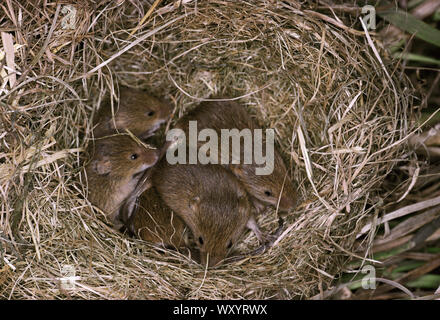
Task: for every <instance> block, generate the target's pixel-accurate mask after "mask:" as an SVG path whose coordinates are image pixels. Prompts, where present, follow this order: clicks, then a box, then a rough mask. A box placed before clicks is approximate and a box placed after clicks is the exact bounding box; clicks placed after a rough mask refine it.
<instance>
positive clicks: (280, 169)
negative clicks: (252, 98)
mask: <svg viewBox="0 0 440 320" xmlns="http://www.w3.org/2000/svg"><path fill="white" fill-rule="evenodd" d="M193 120H195V121H197V131H198V132H200V131H201V130H202V129H205V128H211V129H214V130H215V131H216V132H217V133H218V136H219V145H220V130H221V129H234V128H236V129H238V130H243V129H246V128H248V129H250V130H251V131H253V130H254V129H261V127H260V126H258V124H257V123H256V121H255V120H254V119H253V118H252V117H251V115H250V114H249V113H248V111H247V110H246V108H245V107H244V106H243V105H241V104H239V103H237V102H235V101H205V102H202V103H201V104H200V105H199V106H197V107H196V108H195V109H193V110H191V111H190V112H188V114H186V115H185V116H183V117H182V118H180V119H179V120H178V121H177V123H176V125H175V128H179V129H182V130H183V131H184V132H185V134H186V137H187V139H188V131H189V121H193ZM203 144H204V142H202V143H199V144H198V146H199V147H200V146H201V145H203ZM219 148H220V146H219ZM219 150H220V149H219ZM243 150H244V148H243V143H242V144H241V151H242V156H241V157H242V158H241V159H243ZM219 153H220V151H219ZM259 166H261V165H258V164H256V163H255V162H253V163H251V164H243V161H241V163H240V164H229V165H227V167H228V168H229V170H231V171H232V172H233V173H234V174H235V176H236V177H237V178H238V179H239V180H240V182H241V183H242V184H243V185H244V186H245V188H246V190H247V191H248V193H249V194H250V196H251V201H252V202H253V204H254V206H255V207H256V209H257V210H258V211H260V210H262V209H263V208H264V206H265V205H272V206H274V207H278V208H279V210H280V211H281V212H287V211H290V210H293V209H294V208H295V207H296V204H297V199H298V194H297V191H296V190H295V188H294V186H293V183H292V181H291V180H290V179H289V177H288V176H287V168H286V165H285V164H284V161H283V159H282V157H281V155H280V153H279V152H278V151H277V149H276V147H274V169H273V171H272V173H271V174H269V175H257V174H256V173H255V169H256V168H257V167H259Z"/></svg>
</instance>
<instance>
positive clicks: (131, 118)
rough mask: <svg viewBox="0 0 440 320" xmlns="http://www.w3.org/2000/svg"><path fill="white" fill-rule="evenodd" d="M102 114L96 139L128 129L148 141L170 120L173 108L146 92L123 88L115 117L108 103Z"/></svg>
mask: <svg viewBox="0 0 440 320" xmlns="http://www.w3.org/2000/svg"><path fill="white" fill-rule="evenodd" d="M100 112H101V114H102V115H103V116H101V117H99V116H98V118H100V119H102V120H101V123H100V125H99V126H98V127H97V128H96V129H95V137H99V136H103V135H105V134H109V133H111V132H114V131H115V130H119V131H123V130H125V129H128V130H130V131H131V132H132V133H133V134H134V135H136V136H138V137H139V138H140V139H146V138H148V137H150V136H151V135H152V134H153V132H154V131H156V130H157V129H159V127H160V125H161V124H162V123H164V122H165V121H167V120H168V119H169V118H170V116H171V113H172V107H171V106H170V105H169V104H168V103H167V102H165V101H163V100H161V99H158V98H156V97H154V96H152V95H150V94H148V93H146V92H145V91H142V90H138V89H131V88H126V87H121V89H120V97H119V105H118V104H115V106H114V117H113V114H112V110H111V104H110V103H109V102H108V101H107V102H106V103H105V105H103V106H102V110H100Z"/></svg>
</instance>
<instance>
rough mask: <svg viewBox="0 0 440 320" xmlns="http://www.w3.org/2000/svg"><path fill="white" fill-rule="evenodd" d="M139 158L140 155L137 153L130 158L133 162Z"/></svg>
mask: <svg viewBox="0 0 440 320" xmlns="http://www.w3.org/2000/svg"><path fill="white" fill-rule="evenodd" d="M137 158H138V154H137V153H133V154H132V155H131V156H130V159H131V160H136V159H137Z"/></svg>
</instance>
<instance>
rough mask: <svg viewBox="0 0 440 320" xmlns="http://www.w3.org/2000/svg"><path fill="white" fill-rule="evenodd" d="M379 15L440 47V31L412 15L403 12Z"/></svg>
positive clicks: (380, 13) (387, 12)
mask: <svg viewBox="0 0 440 320" xmlns="http://www.w3.org/2000/svg"><path fill="white" fill-rule="evenodd" d="M377 14H378V15H379V16H380V17H382V18H383V19H385V20H386V21H388V22H390V23H391V24H393V25H395V26H396V27H398V28H400V29H402V30H404V31H406V32H408V33H411V34H415V36H416V37H417V38H420V39H422V40H424V41H426V42H429V43H431V44H433V45H436V46H438V47H440V30H437V29H435V28H433V27H431V26H430V25H428V24H426V23H424V22H423V21H420V20H419V19H417V18H416V17H414V16H412V15H411V14H409V13H407V12H405V11H402V10H389V11H382V12H378V13H377Z"/></svg>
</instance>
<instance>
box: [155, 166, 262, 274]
mask: <svg viewBox="0 0 440 320" xmlns="http://www.w3.org/2000/svg"><path fill="white" fill-rule="evenodd" d="M155 169H156V170H155V171H154V173H153V176H152V181H153V185H154V186H155V187H156V188H157V191H158V192H159V194H160V196H161V198H162V199H163V201H164V202H165V203H166V204H167V205H168V206H169V207H170V208H171V209H172V210H173V211H174V212H175V213H176V214H178V215H179V216H180V217H181V218H182V220H183V221H184V222H185V223H186V224H187V225H188V227H189V228H190V230H191V231H192V233H193V236H194V239H195V241H196V243H197V246H198V248H199V250H200V259H201V263H202V264H203V265H206V264H207V265H208V266H209V267H212V266H215V265H217V264H218V263H219V262H220V261H221V260H223V259H224V258H226V256H227V254H228V252H229V251H230V249H231V248H232V246H233V245H234V244H235V243H236V242H237V241H238V239H239V237H240V236H241V235H242V233H243V232H244V229H245V227H246V226H247V225H248V226H249V225H250V224H252V223H254V222H255V220H254V218H253V215H252V211H251V205H250V203H249V199H248V196H247V192H246V190H245V189H244V188H243V186H242V185H241V184H240V183H239V182H238V180H237V179H236V178H235V176H234V175H232V174H231V173H230V172H229V171H227V170H226V169H224V168H223V167H222V166H220V165H210V164H207V165H189V164H181V165H180V164H176V165H170V164H168V162H167V161H166V160H165V159H163V161H160V162H159V164H158V165H157V167H155Z"/></svg>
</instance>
